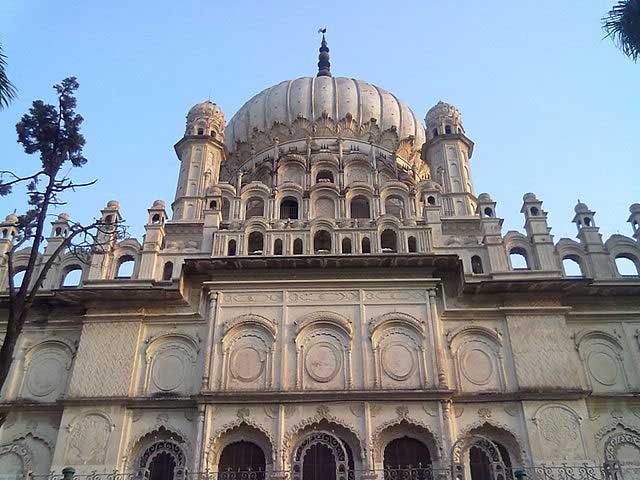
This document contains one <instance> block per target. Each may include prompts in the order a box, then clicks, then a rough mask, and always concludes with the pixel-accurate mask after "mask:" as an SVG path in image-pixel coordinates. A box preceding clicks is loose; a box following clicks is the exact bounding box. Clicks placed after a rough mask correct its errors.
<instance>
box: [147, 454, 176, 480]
mask: <svg viewBox="0 0 640 480" xmlns="http://www.w3.org/2000/svg"><path fill="white" fill-rule="evenodd" d="M175 469H176V461H175V459H174V458H173V455H171V454H170V453H169V452H160V453H159V454H158V455H156V456H155V457H154V458H153V460H151V463H150V464H149V480H173V478H174V477H173V475H174V473H175Z"/></svg>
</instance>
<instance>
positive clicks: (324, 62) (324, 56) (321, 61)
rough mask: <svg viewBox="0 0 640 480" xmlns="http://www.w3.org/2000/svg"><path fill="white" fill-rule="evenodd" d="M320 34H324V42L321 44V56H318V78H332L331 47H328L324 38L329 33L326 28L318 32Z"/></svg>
mask: <svg viewBox="0 0 640 480" xmlns="http://www.w3.org/2000/svg"><path fill="white" fill-rule="evenodd" d="M318 33H321V34H322V42H321V43H320V54H319V55H318V75H316V76H318V77H330V76H331V63H330V62H329V47H327V41H326V40H325V38H324V34H325V33H327V29H326V27H323V28H321V29H320V30H318Z"/></svg>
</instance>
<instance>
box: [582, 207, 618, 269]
mask: <svg viewBox="0 0 640 480" xmlns="http://www.w3.org/2000/svg"><path fill="white" fill-rule="evenodd" d="M574 211H575V212H576V214H575V215H574V217H573V222H574V223H575V224H576V227H577V228H578V235H577V237H578V240H580V243H581V244H582V245H583V247H584V249H585V251H586V252H587V253H588V261H589V262H590V264H591V269H590V271H591V272H596V274H597V275H598V277H601V278H613V277H614V276H615V275H614V272H613V267H612V263H611V259H610V257H609V252H608V251H607V250H606V249H605V246H604V242H603V241H602V235H601V234H600V229H599V228H598V227H597V226H596V222H595V214H596V212H594V211H593V210H590V209H589V207H587V205H586V204H584V203H582V202H581V201H580V200H578V203H577V205H576V206H575V208H574Z"/></svg>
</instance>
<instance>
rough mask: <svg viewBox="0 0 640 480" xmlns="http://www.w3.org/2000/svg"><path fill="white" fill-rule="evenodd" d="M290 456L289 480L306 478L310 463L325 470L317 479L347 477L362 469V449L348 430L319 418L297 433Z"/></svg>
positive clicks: (357, 440)
mask: <svg viewBox="0 0 640 480" xmlns="http://www.w3.org/2000/svg"><path fill="white" fill-rule="evenodd" d="M289 459H290V460H289V462H290V465H289V467H290V470H291V479H292V480H303V478H309V477H310V475H309V469H310V467H313V466H316V467H320V468H321V469H323V470H324V471H323V472H322V473H323V474H322V475H321V476H320V478H327V479H333V478H335V479H336V480H348V479H349V478H353V477H352V476H353V473H351V474H350V472H354V471H358V470H360V469H361V466H362V448H361V445H360V441H359V439H358V437H357V436H356V435H355V434H354V433H353V432H352V431H351V430H349V429H347V428H345V427H343V426H341V425H337V424H334V423H332V422H329V421H326V420H321V421H320V422H318V423H315V424H312V425H309V426H307V427H306V428H304V429H302V430H300V431H298V432H296V434H295V441H294V443H293V447H292V448H291V451H290V457H289ZM313 463H315V464H316V465H313ZM305 470H306V472H305ZM305 473H307V475H306V476H305ZM350 475H351V476H350ZM311 478H313V476H311ZM316 478H318V476H316Z"/></svg>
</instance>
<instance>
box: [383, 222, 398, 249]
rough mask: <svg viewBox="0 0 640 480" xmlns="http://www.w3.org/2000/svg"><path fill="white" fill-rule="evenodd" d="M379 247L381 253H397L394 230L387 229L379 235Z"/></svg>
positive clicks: (396, 239) (396, 240) (396, 238)
mask: <svg viewBox="0 0 640 480" xmlns="http://www.w3.org/2000/svg"><path fill="white" fill-rule="evenodd" d="M380 246H381V247H382V253H393V252H397V251H398V237H397V235H396V232H395V230H391V229H390V228H387V229H386V230H383V231H382V233H381V234H380Z"/></svg>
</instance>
